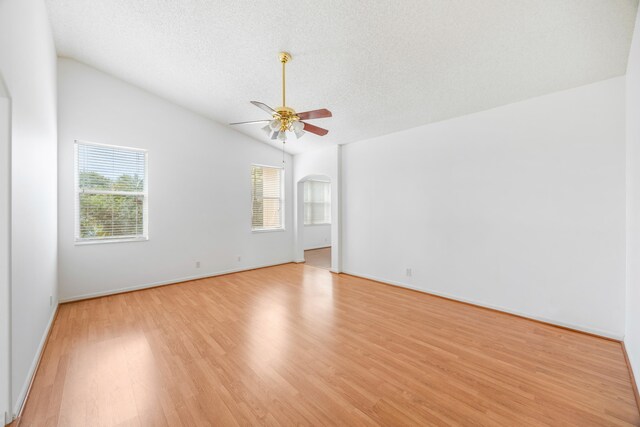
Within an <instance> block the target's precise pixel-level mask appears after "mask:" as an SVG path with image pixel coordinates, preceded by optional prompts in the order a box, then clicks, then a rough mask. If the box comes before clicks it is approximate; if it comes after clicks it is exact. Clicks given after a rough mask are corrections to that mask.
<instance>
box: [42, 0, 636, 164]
mask: <svg viewBox="0 0 640 427" xmlns="http://www.w3.org/2000/svg"><path fill="white" fill-rule="evenodd" d="M47 3H48V7H49V13H50V15H51V19H52V23H53V29H54V36H55V41H56V46H57V49H58V54H59V55H60V56H64V57H70V58H74V59H77V60H79V61H81V62H84V63H86V64H88V65H91V66H93V67H96V68H98V69H100V70H103V71H105V72H107V73H110V74H112V75H114V76H116V77H119V78H121V79H123V80H125V81H128V82H130V83H133V84H135V85H137V86H140V87H142V88H144V89H146V90H148V91H150V92H153V93H155V94H158V95H160V96H162V97H164V98H166V99H169V100H171V101H173V102H175V103H177V104H180V105H183V106H185V107H187V108H189V109H191V110H193V111H196V112H198V113H200V114H202V115H204V116H207V117H210V118H212V119H214V120H216V121H218V122H220V123H229V122H233V121H244V120H256V119H261V118H265V116H266V114H265V113H263V112H262V111H261V110H259V109H258V108H256V107H254V106H252V105H251V104H249V101H250V100H257V101H262V102H265V103H267V104H269V105H271V106H274V107H275V106H277V105H279V103H280V64H279V62H278V59H277V53H278V52H279V51H280V50H287V51H289V52H291V53H292V55H293V61H292V62H291V63H290V64H289V65H288V66H287V81H288V85H287V86H288V87H287V89H288V90H287V94H288V95H287V102H288V103H289V104H290V106H292V107H293V108H295V109H296V110H297V111H305V110H310V109H316V108H323V107H326V108H329V109H330V110H331V111H332V112H333V115H334V117H333V118H330V119H320V120H315V121H313V123H314V124H316V125H318V126H322V127H326V128H327V129H329V130H330V132H329V134H328V135H327V136H325V137H317V136H315V135H310V134H307V135H305V137H304V138H302V139H300V140H299V141H289V142H288V143H287V149H288V151H289V152H292V153H298V152H301V151H306V150H309V149H314V148H317V147H320V146H322V145H325V144H331V143H333V144H335V143H339V144H343V143H348V142H353V141H357V140H362V139H365V138H370V137H374V136H379V135H383V134H387V133H390V132H394V131H398V130H401V129H406V128H411V127H415V126H419V125H423V124H426V123H430V122H434V121H438V120H443V119H447V118H451V117H455V116H460V115H464V114H468V113H472V112H476V111H480V110H485V109H488V108H491V107H495V106H499V105H503V104H507V103H511V102H515V101H519V100H522V99H525V98H529V97H533V96H538V95H543V94H546V93H550V92H554V91H557V90H562V89H567V88H571V87H575V86H579V85H583V84H587V83H590V82H594V81H597V80H602V79H606V78H610V77H614V76H619V75H622V74H624V73H625V69H626V63H627V56H628V53H629V45H630V42H631V36H632V31H633V23H634V18H635V15H636V8H637V0H482V1H480V0H403V1H399V0H393V1H389V0H376V1H345V0H340V1H338V0H329V1H327V0H322V1H318V0H315V1H309V0H299V1H295V2H294V1H282V0H278V1H274V0H270V1H262V0H260V1H256V0H252V1H248V0H240V1H219V0H164V1H158V0H153V1H152V0H110V1H104V0H101V1H98V0H48V1H47ZM259 128H260V126H259V125H254V126H247V127H243V128H238V130H240V131H242V132H245V133H246V134H247V135H250V136H252V137H255V138H256V139H259V140H261V141H265V142H267V138H266V136H263V134H262V133H261V131H260V129H259Z"/></svg>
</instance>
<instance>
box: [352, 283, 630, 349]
mask: <svg viewBox="0 0 640 427" xmlns="http://www.w3.org/2000/svg"><path fill="white" fill-rule="evenodd" d="M342 272H343V273H345V274H349V275H351V276H356V277H362V278H364V279H369V280H375V281H376V282H380V283H385V284H388V285H393V286H398V287H401V288H406V289H411V290H414V291H418V292H422V293H425V294H428V295H435V296H439V297H443V298H447V299H450V300H454V301H459V302H464V303H467V304H472V305H476V306H478V307H484V308H490V309H492V310H497V311H502V312H504V313H508V314H513V315H516V316H519V317H524V318H527V319H531V320H537V321H539V322H543V323H548V324H550V325H555V326H560V327H562V328H567V329H573V330H575V331H578V332H585V333H587V334H591V335H597V336H599V337H602V338H608V339H613V340H616V341H623V339H624V335H620V334H616V333H614V332H609V331H604V330H601V329H595V328H589V327H585V326H581V325H575V324H572V323H567V322H560V321H557V320H554V319H548V318H546V317H541V316H536V315H532V314H529V313H524V312H520V311H517V310H511V309H509V308H505V307H501V306H497V305H492V304H486V303H482V302H478V301H474V300H471V299H467V298H461V297H458V296H456V295H452V294H447V293H445V292H439V291H434V290H432V289H423V288H418V287H416V286H412V285H408V284H406V283H402V282H397V281H393V280H387V279H382V278H379V277H375V276H371V275H368V274H361V273H356V272H352V271H342Z"/></svg>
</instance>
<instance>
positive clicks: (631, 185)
mask: <svg viewBox="0 0 640 427" xmlns="http://www.w3.org/2000/svg"><path fill="white" fill-rule="evenodd" d="M626 83H627V233H628V234H627V320H626V325H627V326H626V332H625V339H624V342H625V347H626V349H627V353H628V355H629V360H630V361H631V366H632V367H633V371H634V374H635V377H636V381H640V12H639V14H638V17H637V18H636V27H635V31H634V36H633V41H632V44H631V51H630V55H629V62H628V66H627V82H626Z"/></svg>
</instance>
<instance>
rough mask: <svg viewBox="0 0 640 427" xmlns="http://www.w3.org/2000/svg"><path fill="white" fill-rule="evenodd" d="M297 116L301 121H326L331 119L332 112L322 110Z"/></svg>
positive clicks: (297, 114)
mask: <svg viewBox="0 0 640 427" xmlns="http://www.w3.org/2000/svg"><path fill="white" fill-rule="evenodd" d="M296 116H298V117H300V120H310V119H324V118H326V117H331V111H329V110H327V109H326V108H323V109H321V110H313V111H305V112H304V113H296Z"/></svg>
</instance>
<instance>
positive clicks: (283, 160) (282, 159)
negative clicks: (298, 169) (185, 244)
mask: <svg viewBox="0 0 640 427" xmlns="http://www.w3.org/2000/svg"><path fill="white" fill-rule="evenodd" d="M282 167H283V168H284V141H282Z"/></svg>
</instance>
